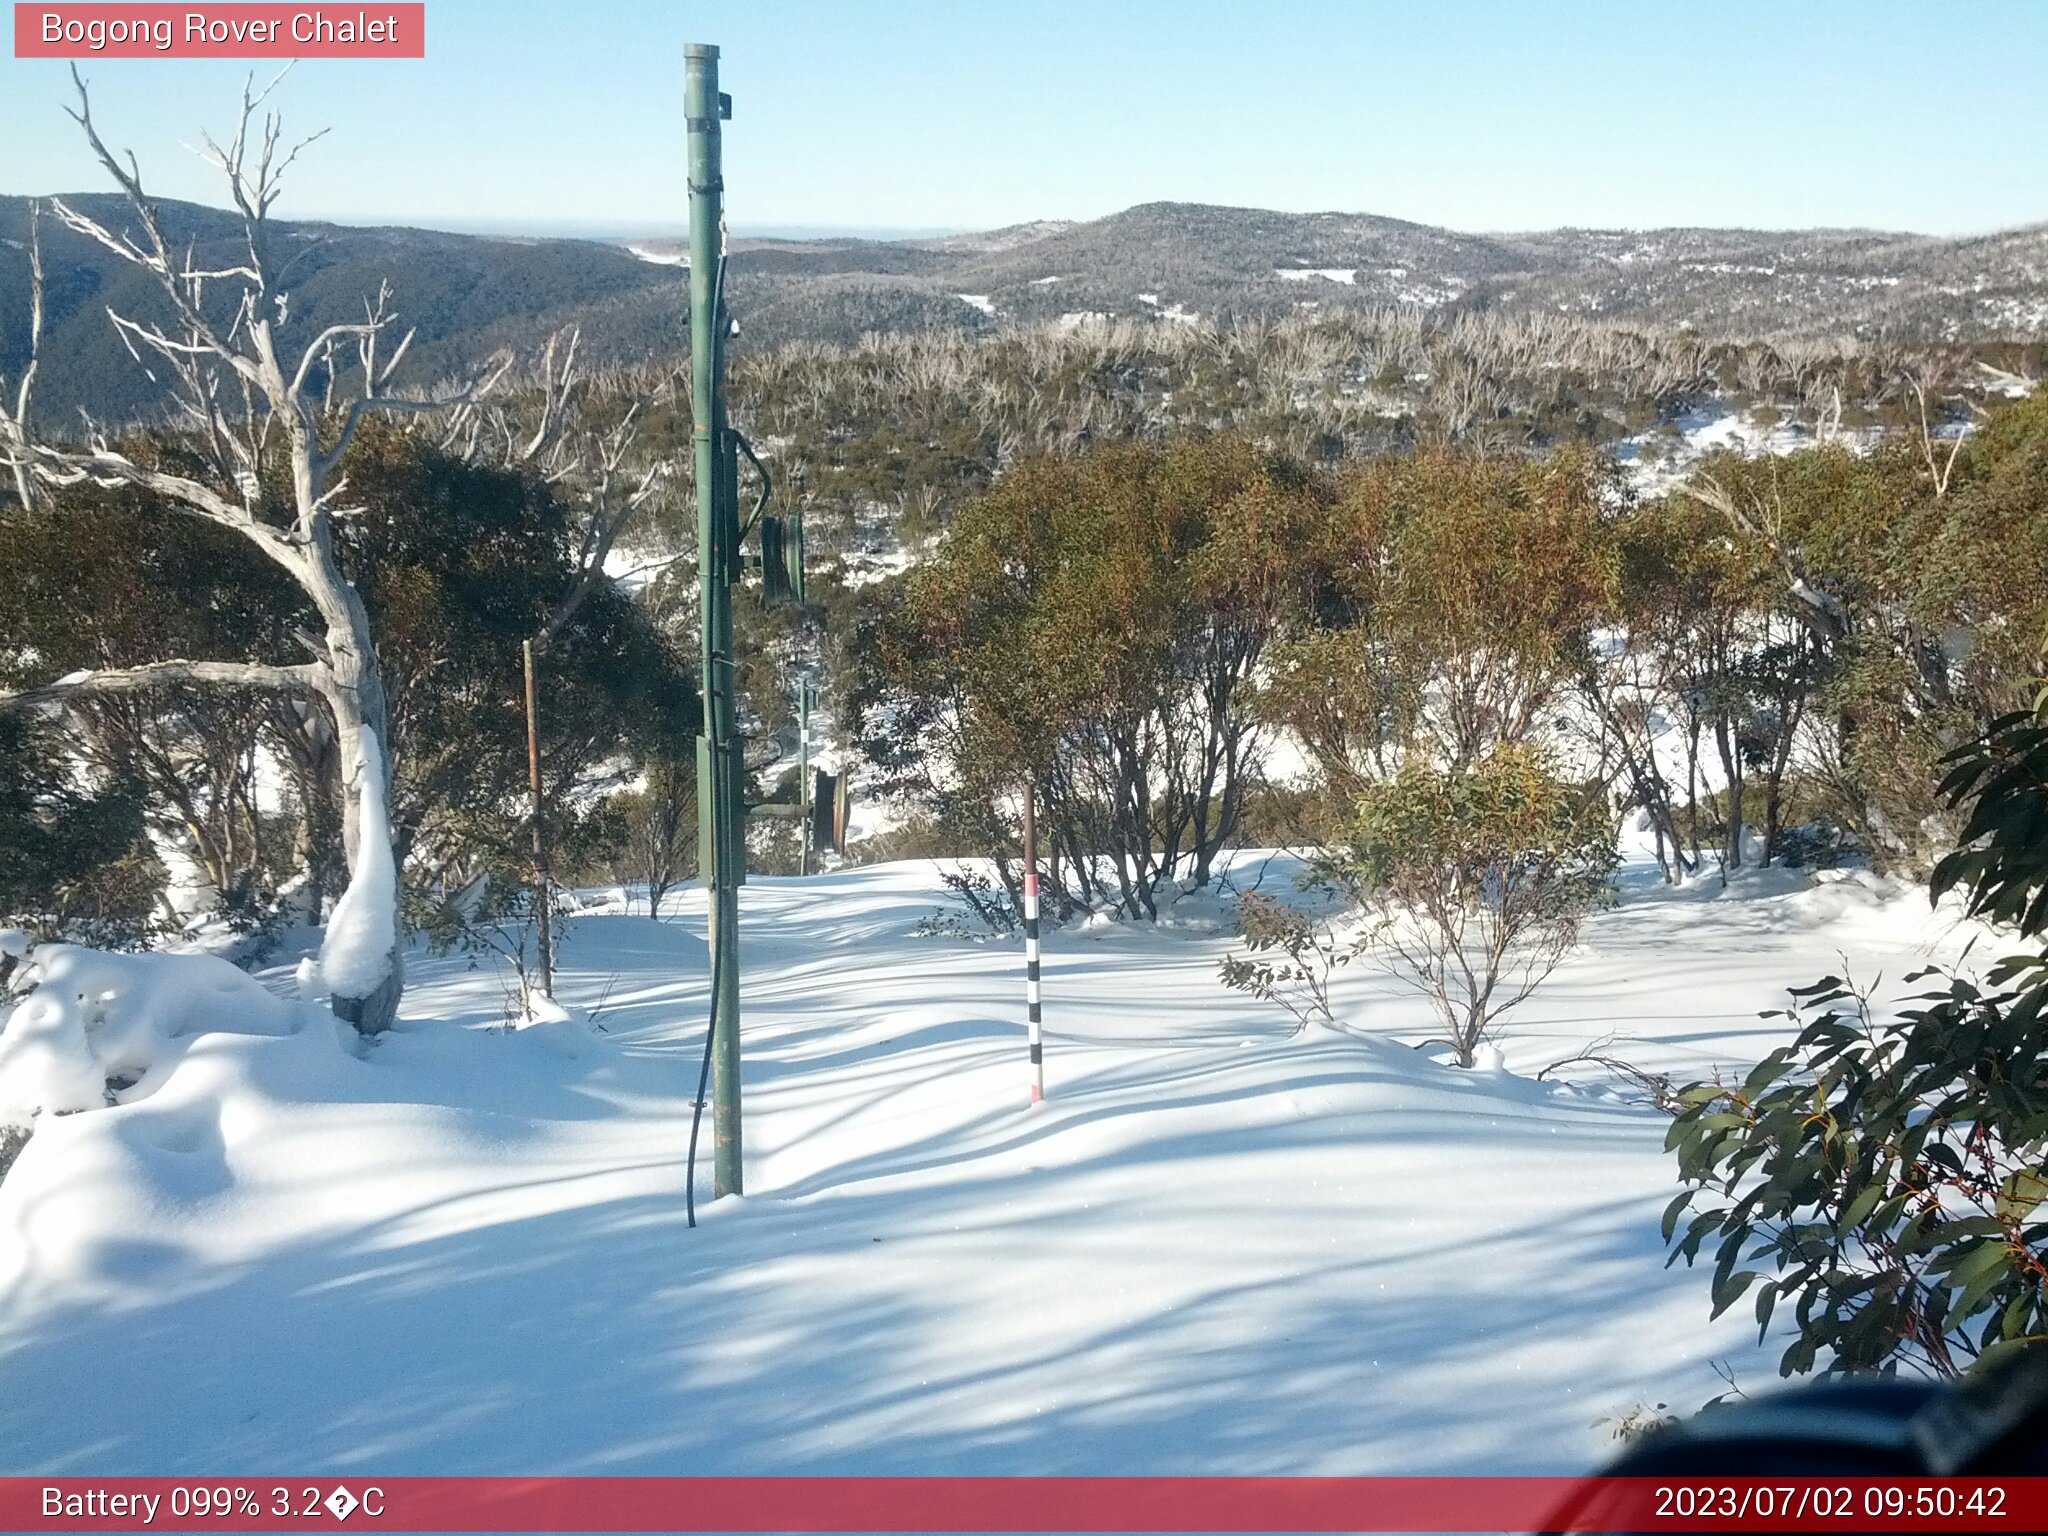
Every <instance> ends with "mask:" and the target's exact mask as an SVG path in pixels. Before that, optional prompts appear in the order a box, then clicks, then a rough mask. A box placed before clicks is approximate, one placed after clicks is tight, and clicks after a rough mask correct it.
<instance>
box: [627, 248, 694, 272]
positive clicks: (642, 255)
mask: <svg viewBox="0 0 2048 1536" xmlns="http://www.w3.org/2000/svg"><path fill="white" fill-rule="evenodd" d="M626 250H627V253H628V254H630V255H632V256H635V257H638V258H639V259H640V260H641V261H651V262H653V263H654V264H655V265H656V266H659V267H687V266H688V265H689V264H690V253H689V252H688V251H686V250H672V251H664V250H661V249H658V248H657V247H654V246H649V245H628V246H627V247H626Z"/></svg>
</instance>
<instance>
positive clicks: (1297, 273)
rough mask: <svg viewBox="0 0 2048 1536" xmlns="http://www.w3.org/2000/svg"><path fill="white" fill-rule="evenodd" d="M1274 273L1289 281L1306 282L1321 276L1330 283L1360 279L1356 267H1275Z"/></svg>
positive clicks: (1284, 280)
mask: <svg viewBox="0 0 2048 1536" xmlns="http://www.w3.org/2000/svg"><path fill="white" fill-rule="evenodd" d="M1273 275H1274V276H1275V277H1277V278H1280V279H1281V280H1282V281H1283V282H1289V283H1305V282H1307V281H1308V280H1309V279H1310V278H1312V277H1320V278H1322V279H1323V280H1324V281H1325V282H1330V283H1355V282H1357V281H1358V269H1357V268H1356V267H1275V268H1274V269H1273Z"/></svg>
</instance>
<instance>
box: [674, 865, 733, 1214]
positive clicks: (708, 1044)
mask: <svg viewBox="0 0 2048 1536" xmlns="http://www.w3.org/2000/svg"><path fill="white" fill-rule="evenodd" d="M711 894H712V905H713V907H714V908H715V906H716V904H717V893H716V892H713V893H711ZM705 916H706V919H707V922H706V926H705V930H704V935H705V938H706V939H708V940H711V1007H710V1008H709V1010H707V1012H708V1017H707V1018H706V1020H705V1023H704V1065H703V1066H702V1067H700V1068H698V1070H697V1107H696V1108H695V1109H694V1110H692V1111H691V1112H690V1157H689V1162H688V1165H687V1168H686V1170H685V1172H684V1174H683V1209H684V1210H685V1211H687V1212H688V1213H689V1218H690V1225H691V1226H693V1227H694V1226H696V1225H697V1128H698V1127H699V1126H701V1125H702V1124H703V1123H704V1095H705V1094H706V1093H707V1092H709V1091H710V1086H711V1050H712V1047H713V1046H714V1045H716V1044H717V1043H718V983H719V981H720V979H721V978H720V977H719V974H718V968H719V963H720V962H721V961H722V960H723V959H724V958H725V946H724V945H722V944H720V943H718V942H717V941H716V940H715V939H714V938H713V936H712V933H711V927H710V924H712V923H715V922H716V921H717V918H716V916H715V914H714V913H713V912H707V913H706V914H705Z"/></svg>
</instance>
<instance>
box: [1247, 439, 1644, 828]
mask: <svg viewBox="0 0 2048 1536" xmlns="http://www.w3.org/2000/svg"><path fill="white" fill-rule="evenodd" d="M1611 473H1612V472H1611V468H1610V467H1609V466H1608V465H1606V464H1605V462H1604V461H1603V460H1601V459H1600V458H1599V457H1598V456H1597V455H1594V454H1591V453H1588V452H1585V451H1582V450H1579V449H1576V448H1572V449H1566V450H1562V451H1560V452H1558V453H1556V454H1553V455H1551V456H1550V457H1548V458H1544V459H1514V458H1487V457H1483V456H1481V455H1478V454H1475V453H1472V452H1469V451H1465V450H1458V449H1452V448H1427V449H1422V450H1418V451H1417V452H1415V453H1412V454H1398V455H1395V454H1390V455H1385V456H1382V457H1379V458H1375V459H1371V460H1368V461H1366V462H1364V463H1362V464H1360V465H1357V466H1355V467H1354V468H1352V469H1351V470H1350V471H1349V472H1348V473H1347V474H1346V476H1345V478H1344V483H1343V491H1342V496H1341V500H1340V501H1339V503H1338V506H1337V508H1336V510H1335V513H1334V516H1333V522H1334V529H1333V533H1332V541H1333V547H1332V551H1331V558H1330V569H1331V572H1332V583H1331V588H1330V590H1329V591H1328V592H1327V593H1326V594H1325V597H1324V600H1323V603H1322V605H1321V615H1322V618H1323V622H1322V623H1320V624H1317V625H1315V626H1313V627H1310V628H1307V629H1305V630H1302V631H1300V632H1299V633H1296V634H1294V635H1291V636H1289V637H1288V638H1287V639H1285V640H1284V641H1283V642H1282V643H1281V644H1280V645H1278V646H1277V647H1276V648H1275V651H1274V655H1273V658H1272V667H1271V677H1270V679H1269V680H1268V682H1267V684H1266V686H1265V689H1264V693H1263V697H1262V705H1261V708H1262V713H1263V714H1265V715H1266V716H1267V717H1268V718H1270V719H1271V720H1272V721H1273V722H1274V723H1277V724H1280V725H1284V726H1286V727H1288V728H1289V729H1290V730H1292V731H1293V732H1294V733H1295V734H1296V735H1297V736H1298V737H1299V738H1300V740H1301V741H1302V743H1303V744H1304V745H1305V746H1306V747H1307V749H1308V750H1309V752H1310V753H1311V754H1312V755H1313V756H1314V758H1315V759H1316V761H1317V763H1318V765H1319V766H1320V767H1321V768H1322V769H1323V771H1324V773H1325V775H1326V776H1327V777H1328V778H1329V780H1330V781H1331V783H1332V784H1333V785H1334V786H1335V787H1336V788H1337V789H1339V790H1340V791H1341V792H1345V793H1347V794H1348V793H1351V792H1355V791H1356V790H1357V789H1359V788H1360V787H1361V786H1364V785H1366V784H1370V783H1373V782H1376V781H1378V780H1380V779H1382V778H1384V777H1386V776H1387V775H1388V774H1390V773H1392V772H1394V771H1395V770H1396V769H1398V768H1399V767H1400V765H1401V764H1402V763H1404V762H1405V761H1407V760H1408V759H1409V758H1410V757H1412V756H1419V757H1421V758H1423V759H1425V760H1427V761H1430V762H1433V763H1437V764H1442V765H1449V766H1452V767H1462V766H1466V765H1469V764H1471V763H1473V762H1475V761H1476V760H1478V758H1479V757H1481V756H1482V755H1483V754H1484V753H1485V752H1486V751H1488V750H1489V749H1490V748H1491V747H1492V746H1494V745H1496V744H1498V743H1501V742H1516V741H1521V740H1524V739H1526V738H1528V737H1529V736H1530V734H1531V733H1532V732H1533V731H1534V730H1535V728H1536V727H1537V725H1538V722H1539V716H1540V713H1541V711H1542V710H1543V709H1544V707H1545V706H1546V705H1547V704H1549V703H1550V702H1551V701H1552V700H1553V699H1555V698H1556V697H1557V695H1558V693H1559V692H1560V691H1561V690H1562V689H1563V688H1564V687H1565V686H1566V685H1567V684H1568V683H1569V682H1570V681H1571V679H1572V678H1573V677H1574V676H1575V675H1576V674H1577V673H1578V671H1579V669H1580V666H1581V663H1582V658H1583V656H1584V654H1585V651H1586V646H1587V641H1588V635H1589V633H1590V631H1591V629H1592V627H1593V624H1594V622H1595V620H1596V618H1597V616H1598V615H1599V613H1600V611H1601V610H1602V608H1603V606H1604V604H1605V603H1606V601H1607V599H1608V596H1609V593H1610V591H1611V588H1612V585H1613V578H1614V571H1613V563H1612V555H1611V550H1610V548H1609V541H1607V540H1606V539H1605V538H1604V537H1603V533H1602V526H1601V515H1602V499H1603V496H1604V495H1605V493H1606V491H1607V489H1608V487H1609V484H1610V479H1611Z"/></svg>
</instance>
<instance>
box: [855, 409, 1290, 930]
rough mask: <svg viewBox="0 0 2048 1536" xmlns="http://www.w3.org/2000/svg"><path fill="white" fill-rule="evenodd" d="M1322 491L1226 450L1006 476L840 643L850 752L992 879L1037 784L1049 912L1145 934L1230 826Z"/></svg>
mask: <svg viewBox="0 0 2048 1536" xmlns="http://www.w3.org/2000/svg"><path fill="white" fill-rule="evenodd" d="M1328 504H1329V487H1328V484H1327V482H1326V481H1324V480H1323V479H1321V478H1320V477H1318V476H1315V475H1312V474H1310V473H1308V472H1306V471H1304V470H1302V469H1300V468H1298V467H1297V466H1294V465H1292V464H1290V463H1288V462H1287V461H1284V460H1280V459H1277V458H1274V457H1271V456H1269V455H1266V454H1263V453H1261V452H1259V451H1257V450H1256V449H1254V448H1252V447H1251V446H1250V445H1249V444H1246V443H1244V442H1242V441H1240V440H1236V439H1229V438H1221V437H1217V438H1189V439H1183V440H1180V441H1177V442H1173V443H1169V444H1165V445H1160V444H1153V443H1128V444H1116V445H1112V446H1108V447H1102V448H1098V449H1095V450H1094V451H1092V452H1090V453H1088V454H1086V455H1083V456H1082V457H1080V458H1077V459H1066V460H1060V459H1042V460H1035V461H1031V462H1028V463H1026V464H1023V465H1020V466H1018V467H1017V468H1016V469H1014V470H1012V471H1011V472H1010V473H1009V474H1008V475H1006V476H1005V477H1004V478H1003V479H1002V480H1001V481H999V482H998V483H997V485H996V487H995V488H994V489H993V490H992V491H991V492H990V493H989V494H988V495H987V496H985V497H983V498H981V499H980V500H979V501H976V502H974V503H972V504H970V505H969V506H968V507H966V508H964V509H963V510H962V511H961V513H960V514H959V517H958V519H957V520H956V522H955V524H954V527H953V529H952V530H951V532H950V534H949V535H948V536H947V538H946V539H945V540H944V542H943V543H942V544H941V546H940V547H939V549H938V551H937V552H936V554H935V555H934V556H933V557H932V558H931V559H930V560H929V561H927V562H925V563H924V564H922V565H921V566H920V567H918V568H917V569H916V570H914V571H913V572H912V573H911V574H910V576H909V578H908V580H907V581H906V582H905V583H904V585H903V587H902V589H901V591H900V593H899V594H898V600H897V602H896V604H895V605H894V606H893V607H892V608H891V609H890V610H889V611H888V612H887V613H886V614H885V615H884V616H883V617H882V618H881V619H880V621H879V622H877V623H875V624H874V626H873V627H872V629H871V630H870V631H869V632H868V633H867V634H866V635H865V636H863V637H861V642H860V644H861V648H862V651H863V653H864V654H863V655H862V657H861V663H860V664H861V666H862V668H863V672H864V675H863V677H862V680H861V684H860V689H859V691H857V692H856V695H855V698H854V708H855V712H856V716H857V718H858V719H859V720H860V721H862V722H863V724H864V727H865V730H866V735H867V743H868V748H869V751H870V753H871V755H873V756H875V757H876V759H877V760H878V761H881V762H883V763H884V764H885V765H886V766H888V767H890V768H892V769H893V770H894V772H895V773H896V775H897V779H898V783H899V784H900V785H902V786H903V787H906V788H909V789H911V790H913V791H915V792H917V793H919V794H921V795H922V796H923V797H924V798H926V800H927V801H928V803H930V804H932V805H933V807H934V808H935V809H936V810H937V811H938V813H939V815H940V817H941V819H942V820H943V821H945V822H946V823H947V825H948V826H949V827H950V828H951V829H952V830H953V831H954V832H955V833H956V834H957V835H958V836H960V838H961V839H962V841H964V842H965V843H966V845H967V846H969V847H973V848H979V849H987V850H989V851H990V852H992V853H994V854H996V855H997V856H998V860H999V868H1001V869H1002V870H1003V872H1004V876H1005V879H1006V880H1010V879H1013V878H1014V876H1013V870H1014V866H1013V865H1012V864H1010V863H1009V862H1008V860H1009V859H1010V858H1012V857H1014V849H1015V836H1016V834H1015V831H1014V811H1015V797H1016V795H1017V793H1018V792H1019V790H1020V789H1021V788H1022V786H1023V785H1024V784H1025V783H1026V782H1027V781H1032V782H1035V784H1036V786H1037V793H1038V797H1039V801H1040V805H1041V814H1042V825H1043V829H1044V840H1045V845H1046V856H1047V870H1046V877H1047V879H1048V881H1049V883H1050V889H1049V895H1050V896H1051V898H1052V900H1053V901H1054V903H1055V906H1056V907H1059V906H1062V905H1064V906H1065V907H1067V908H1072V907H1076V906H1096V905H1106V906H1110V907H1113V908H1115V909H1116V910H1118V911H1120V912H1122V913H1123V914H1124V915H1126V916H1129V917H1135V918H1147V917H1152V916H1155V915H1157V910H1158V894H1159V891H1160V888H1161V886H1162V885H1163V884H1164V883H1165V882H1167V881H1170V880H1175V879H1181V878H1186V879H1190V880H1192V881H1193V882H1194V883H1195V884H1197V885H1200V884H1205V883H1206V882H1207V881H1208V880H1209V879H1210V878H1211V876H1212V873H1213V871H1214V869H1215V860H1216V856H1217V854H1218V852H1219V850H1221V849H1222V848H1224V847H1226V846H1228V844H1229V841H1230V839H1231V838H1232V837H1233V835H1234V834H1235V833H1236V830H1237V828H1238V825H1239V823H1240V819H1241V817H1242V815H1243V810H1244V801H1245V794H1246V791H1247V788H1248V786H1249V784H1250V782H1251V780H1252V777H1253V772H1254V769H1255V766H1256V757H1257V751H1258V747H1259V740H1258V730H1259V725H1258V721H1257V720H1256V718H1255V717H1254V715H1253V712H1252V709H1251V700H1252V697H1253V694H1254V691H1255V689H1256V686H1257V681H1258V678H1259V675H1260V672H1261V669H1262V665H1263V662H1264V658H1265V656H1266V653H1267V650H1268V648H1269V647H1270V646H1271V644H1272V643H1273V641H1274V640H1275V639H1276V638H1277V637H1278V636H1279V635H1280V634H1281V633H1282V632H1283V631H1284V630H1285V629H1286V628H1287V627H1288V626H1289V625H1290V624H1292V623H1294V622H1297V621H1298V617H1299V615H1300V614H1301V613H1302V612H1303V611H1304V610H1305V608H1306V606H1307V604H1308V603H1310V602H1311V601H1312V600H1313V597H1314V594H1315V592H1316V591H1317V590H1318V589H1319V587H1320V586H1321V585H1322V584H1323V578H1322V577H1321V576H1320V575H1319V574H1318V571H1319V562H1320V560H1321V559H1322V556H1323V552H1324V535H1325V532H1326V513H1327V508H1328Z"/></svg>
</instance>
